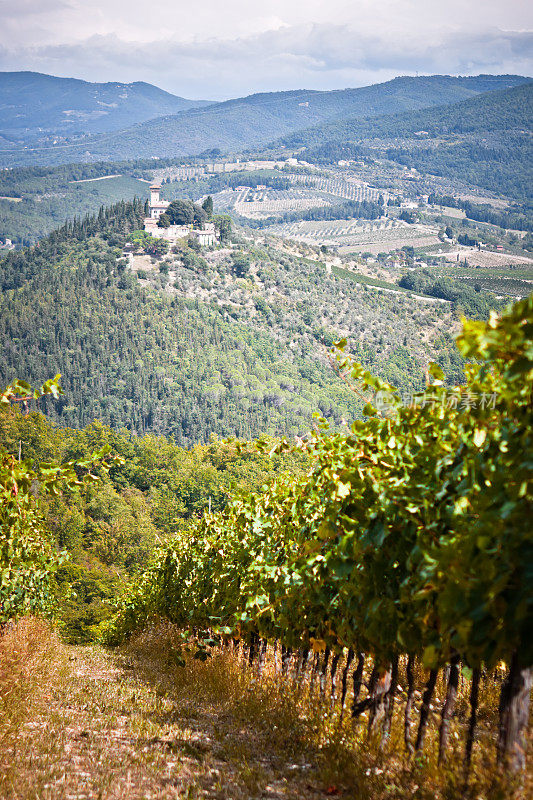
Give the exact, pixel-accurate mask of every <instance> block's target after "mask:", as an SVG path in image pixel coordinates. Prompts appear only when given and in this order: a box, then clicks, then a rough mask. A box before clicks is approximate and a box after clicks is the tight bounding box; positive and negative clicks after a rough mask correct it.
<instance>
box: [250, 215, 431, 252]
mask: <svg viewBox="0 0 533 800" xmlns="http://www.w3.org/2000/svg"><path fill="white" fill-rule="evenodd" d="M265 230H266V231H267V232H268V233H272V234H274V235H276V236H281V237H284V238H287V239H293V240H295V241H298V242H305V243H306V244H311V245H313V244H314V245H317V244H326V245H330V246H335V247H339V252H341V253H342V252H348V251H353V250H364V251H368V252H371V253H379V252H386V251H389V250H394V249H397V248H400V247H403V246H404V245H411V246H413V247H425V246H428V245H432V244H435V243H437V242H439V239H438V238H437V231H436V229H434V228H432V227H430V226H428V225H421V224H414V225H408V224H407V223H405V222H402V221H401V220H397V219H389V218H381V219H379V220H376V221H375V222H369V221H367V220H334V221H331V222H330V221H320V220H317V221H309V222H308V221H303V222H291V223H284V224H274V225H271V226H269V227H268V228H266V229H265Z"/></svg>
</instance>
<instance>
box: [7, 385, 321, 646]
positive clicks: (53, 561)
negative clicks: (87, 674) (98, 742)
mask: <svg viewBox="0 0 533 800" xmlns="http://www.w3.org/2000/svg"><path fill="white" fill-rule="evenodd" d="M52 389H54V385H52ZM0 446H1V447H2V452H3V453H4V458H5V459H6V463H7V464H8V466H9V469H10V470H11V472H13V470H14V471H15V472H17V475H18V472H20V471H23V470H24V469H25V465H27V464H31V465H32V470H33V473H35V474H38V468H37V467H36V466H35V465H39V464H40V465H42V466H43V467H46V464H47V463H54V464H57V465H58V468H60V474H67V471H68V469H70V467H69V465H71V464H73V463H74V464H85V463H88V462H89V461H90V458H91V454H92V453H94V452H95V451H96V452H103V451H104V450H107V451H108V455H107V458H106V461H107V462H108V464H109V465H110V466H111V468H110V470H109V471H108V470H107V469H102V468H101V467H100V466H97V465H95V467H93V469H92V474H93V475H94V477H98V480H97V481H93V482H90V483H87V481H85V482H83V483H81V485H78V483H76V484H72V485H70V484H67V483H63V484H62V485H61V491H57V492H54V493H53V494H52V493H51V492H46V493H45V494H43V492H42V491H41V492H40V495H39V501H38V509H37V511H36V516H35V515H34V517H32V519H34V518H35V525H34V538H33V539H32V540H31V541H35V548H34V550H35V557H34V561H33V562H32V564H34V565H35V563H36V561H35V559H36V558H37V556H39V554H40V553H41V550H42V552H43V553H44V554H48V555H49V557H50V570H49V572H50V571H52V572H53V576H52V575H51V574H49V573H47V574H46V576H45V577H43V592H45V590H46V597H47V598H48V599H49V596H52V597H56V596H58V597H60V598H61V603H60V605H59V606H58V608H57V609H56V610H57V614H58V616H59V622H60V625H61V629H62V631H63V634H64V635H65V636H66V637H67V638H68V639H69V640H70V641H74V642H85V641H89V640H91V639H93V638H94V636H95V635H97V632H98V629H99V626H100V625H101V623H102V622H103V621H104V620H105V619H106V618H108V617H109V615H110V613H111V608H112V603H113V602H114V601H116V598H117V597H118V596H120V593H121V591H122V586H123V583H124V581H125V579H126V578H128V577H130V578H131V577H132V576H133V575H135V574H137V573H138V572H140V571H142V570H143V569H145V568H146V565H147V564H148V563H149V562H150V559H151V554H152V551H153V549H154V546H155V544H156V543H157V542H159V543H162V542H164V541H165V540H166V539H167V538H168V537H169V536H171V535H174V534H176V533H177V532H179V531H182V530H184V529H186V528H187V526H188V525H190V523H191V520H193V519H194V518H196V517H198V516H199V515H200V514H201V513H203V511H204V509H205V508H211V509H212V510H213V511H215V510H221V509H222V508H223V506H224V505H225V504H226V503H227V502H228V500H229V498H230V497H231V496H233V495H234V494H235V493H239V492H245V493H246V492H249V491H251V490H253V489H256V488H258V487H259V486H260V485H261V484H262V483H264V482H265V481H270V480H272V478H273V476H274V475H275V474H276V473H277V472H278V471H279V470H280V469H282V468H284V469H290V470H292V471H294V470H300V469H301V468H302V467H303V465H304V463H305V461H304V459H302V458H301V457H299V456H298V455H296V456H295V457H294V456H290V455H281V456H279V457H276V458H275V459H274V460H272V459H269V458H267V457H266V456H265V455H261V454H260V453H258V452H257V451H256V450H255V449H254V448H253V447H252V446H250V445H248V444H246V443H239V442H237V441H220V440H217V439H216V438H213V439H212V441H211V442H210V443H209V444H208V445H197V446H196V447H194V448H192V449H191V450H184V449H183V448H181V447H178V446H177V445H176V444H174V443H173V442H172V441H171V440H169V439H166V438H164V437H154V436H146V437H137V436H131V435H130V434H129V433H128V432H126V431H121V432H116V431H112V430H111V429H110V428H108V427H106V426H103V425H102V424H101V423H97V422H94V423H92V424H91V425H89V426H88V427H87V428H85V429H84V430H82V431H77V430H74V429H69V428H58V427H56V426H54V425H53V424H52V423H50V422H49V421H48V420H47V419H46V417H44V416H43V415H42V414H41V413H38V412H35V411H33V412H30V413H28V414H22V413H20V411H19V410H18V409H9V408H7V407H6V410H5V411H4V412H0ZM19 450H20V453H21V455H22V457H23V461H22V462H20V463H19V462H18V461H17V457H18V453H19ZM39 469H40V467H39ZM75 469H76V470H77V471H78V467H75ZM85 470H86V468H85ZM11 472H9V475H11ZM6 474H7V473H6ZM3 480H4V479H3ZM17 480H18V479H17ZM6 481H7V491H8V494H9V492H10V489H11V488H12V485H13V484H12V483H11V482H10V481H11V478H9V477H8V478H5V480H4V483H3V485H6ZM18 485H19V486H20V485H21V484H20V481H19V484H18ZM9 496H10V497H11V495H9ZM21 496H22V490H20V491H19V499H18V502H19V504H20V498H21ZM28 502H30V505H31V504H32V503H33V500H32V498H31V497H30V498H29V501H28ZM32 507H33V506H32ZM5 508H6V513H7V509H8V506H7V505H6V506H5ZM27 518H28V519H29V517H28V515H27ZM28 541H29V540H28ZM37 546H38V547H39V548H41V549H40V550H39V549H38V547H37ZM32 552H34V551H33V550H32V551H31V552H30V551H29V550H28V552H27V554H26V556H25V558H26V560H27V561H28V562H29V559H30V556H31V553H32ZM58 553H61V554H62V555H61V558H60V559H58ZM32 557H33V556H32ZM39 557H40V556H39ZM43 557H44V556H43ZM58 566H59V568H58ZM52 568H53V569H52ZM32 569H33V567H32ZM25 574H26V573H22V572H21V573H20V575H22V576H23V575H25ZM32 574H33V573H32ZM34 577H35V580H36V579H37V577H39V574H38V573H37V572H35V575H34ZM21 579H22V578H21ZM6 580H7V578H6ZM12 583H13V581H12V582H11V585H12ZM32 586H33V588H31V587H30V588H31V593H30V594H31V596H30V595H28V598H29V599H27V602H26V606H25V609H26V610H31V609H32V608H34V609H37V607H38V605H37V600H38V597H37V589H36V586H35V585H32ZM15 599H16V595H15V594H13V598H12V601H13V602H15ZM30 600H31V602H32V603H33V605H31V604H30Z"/></svg>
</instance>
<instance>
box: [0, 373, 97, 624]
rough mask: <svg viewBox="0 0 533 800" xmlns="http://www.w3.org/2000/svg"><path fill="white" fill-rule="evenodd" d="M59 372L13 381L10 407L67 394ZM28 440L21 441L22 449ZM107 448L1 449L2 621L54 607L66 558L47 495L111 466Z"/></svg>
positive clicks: (2, 400) (7, 397) (5, 402)
mask: <svg viewBox="0 0 533 800" xmlns="http://www.w3.org/2000/svg"><path fill="white" fill-rule="evenodd" d="M59 378H60V376H59V375H56V377H55V378H53V379H51V380H48V381H47V382H46V383H45V384H43V386H41V388H40V389H32V387H31V386H30V385H29V384H28V383H26V382H25V381H21V380H17V381H14V382H13V383H12V384H10V385H9V386H8V387H7V388H6V390H5V391H4V393H3V394H2V396H1V397H0V404H1V405H2V407H3V409H4V410H2V412H0V413H2V414H5V413H9V412H6V411H5V407H6V406H7V407H10V406H11V404H15V403H18V404H21V405H23V406H24V407H25V408H28V406H29V404H30V402H32V401H38V400H40V399H41V398H42V397H45V396H47V395H51V396H53V397H54V398H57V397H59V395H60V394H62V389H61V387H60V385H59ZM21 444H22V442H21V441H19V454H20V447H21ZM105 454H106V450H105V448H104V449H101V450H100V451H99V452H98V453H93V454H91V455H88V456H87V457H85V458H83V459H77V460H71V461H67V462H65V463H63V464H58V463H54V462H53V461H52V462H47V461H41V462H40V463H38V464H37V465H34V464H33V463H32V460H30V459H24V460H21V458H20V455H19V459H18V460H16V459H15V457H14V455H13V454H12V453H9V452H8V451H6V450H5V449H4V448H3V447H2V448H1V449H0V624H1V623H4V622H6V621H7V620H9V619H11V618H13V617H16V616H19V615H22V614H28V613H35V612H40V611H48V610H50V608H51V606H52V601H53V591H52V577H53V574H54V572H55V571H56V570H57V568H58V566H59V565H60V563H61V561H62V558H63V557H62V556H61V555H60V554H59V553H58V552H57V550H56V549H55V548H54V546H53V543H52V540H51V538H50V536H49V535H48V533H47V531H46V526H45V524H44V518H43V513H42V504H43V500H44V498H47V497H49V496H52V497H53V496H57V495H58V494H59V492H60V491H61V490H63V489H66V490H70V491H72V490H74V489H75V488H79V487H80V486H81V485H82V484H81V481H80V477H79V475H80V473H81V472H82V471H84V472H87V474H86V476H85V478H84V481H85V482H87V481H91V480H97V476H96V475H94V474H93V473H92V472H91V471H90V470H91V469H92V468H94V467H95V466H96V465H98V464H99V465H100V469H101V470H102V469H103V470H104V471H105V470H106V469H108V466H109V465H108V464H106V465H104V464H103V462H102V459H103V457H104V456H105Z"/></svg>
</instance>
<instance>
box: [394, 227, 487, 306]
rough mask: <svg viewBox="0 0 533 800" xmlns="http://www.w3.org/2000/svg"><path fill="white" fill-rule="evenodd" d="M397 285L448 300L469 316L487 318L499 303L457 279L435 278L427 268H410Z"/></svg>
mask: <svg viewBox="0 0 533 800" xmlns="http://www.w3.org/2000/svg"><path fill="white" fill-rule="evenodd" d="M467 238H468V237H467ZM398 285H399V286H401V287H402V288H403V289H410V290H411V291H413V292H417V293H418V294H427V295H429V296H430V297H438V298H441V299H442V300H449V301H450V302H451V303H452V304H453V307H454V309H455V310H456V311H460V312H461V313H463V314H467V315H468V316H470V317H481V318H487V317H488V316H489V313H490V311H491V309H494V308H495V307H497V306H498V305H499V304H498V301H497V300H496V298H495V297H494V296H492V295H490V294H480V293H478V292H476V291H475V289H473V288H472V287H470V286H468V285H466V284H465V283H464V282H462V281H459V280H454V279H452V278H447V277H441V278H436V277H435V276H434V275H433V274H432V273H431V272H429V271H428V270H411V271H410V272H408V273H407V274H406V275H403V276H402V277H401V278H400V280H399V281H398Z"/></svg>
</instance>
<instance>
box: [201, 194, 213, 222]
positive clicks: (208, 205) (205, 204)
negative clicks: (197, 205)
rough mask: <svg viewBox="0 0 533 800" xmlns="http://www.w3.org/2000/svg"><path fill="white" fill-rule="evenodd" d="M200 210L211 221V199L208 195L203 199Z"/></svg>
mask: <svg viewBox="0 0 533 800" xmlns="http://www.w3.org/2000/svg"><path fill="white" fill-rule="evenodd" d="M202 208H203V210H204V211H205V213H206V214H207V218H208V219H211V217H212V216H213V198H212V197H211V195H208V196H207V197H206V198H205V200H204V202H203V203H202Z"/></svg>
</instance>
